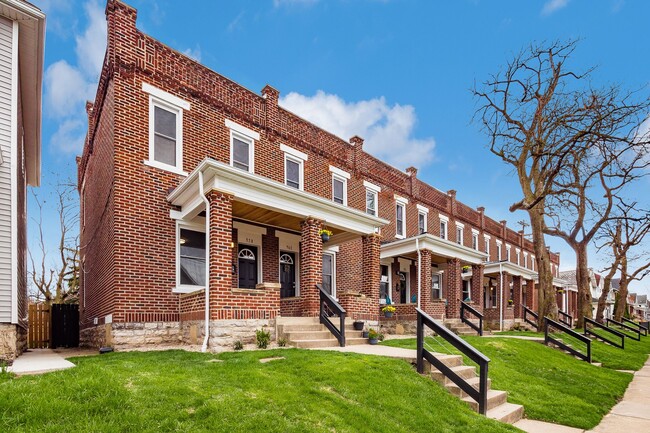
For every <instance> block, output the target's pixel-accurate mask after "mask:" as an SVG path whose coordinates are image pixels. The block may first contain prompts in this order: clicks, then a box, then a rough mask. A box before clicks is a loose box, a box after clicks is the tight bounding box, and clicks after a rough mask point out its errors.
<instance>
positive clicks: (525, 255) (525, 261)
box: [524, 252, 528, 268]
mask: <svg viewBox="0 0 650 433" xmlns="http://www.w3.org/2000/svg"><path fill="white" fill-rule="evenodd" d="M527 267H528V253H526V252H525V253H524V268H527Z"/></svg>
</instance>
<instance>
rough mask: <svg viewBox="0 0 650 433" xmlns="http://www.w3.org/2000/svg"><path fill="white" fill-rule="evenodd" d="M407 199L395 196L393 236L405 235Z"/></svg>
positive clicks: (403, 236)
mask: <svg viewBox="0 0 650 433" xmlns="http://www.w3.org/2000/svg"><path fill="white" fill-rule="evenodd" d="M407 203H408V200H407V199H405V198H403V197H400V196H398V195H396V196H395V237H396V238H405V237H406V205H407Z"/></svg>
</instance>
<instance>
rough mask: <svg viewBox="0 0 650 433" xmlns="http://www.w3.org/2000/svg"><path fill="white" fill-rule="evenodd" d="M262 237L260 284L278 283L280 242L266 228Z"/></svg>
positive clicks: (269, 229) (271, 231)
mask: <svg viewBox="0 0 650 433" xmlns="http://www.w3.org/2000/svg"><path fill="white" fill-rule="evenodd" d="M266 230H267V234H265V235H262V282H264V283H279V282H280V265H279V264H280V241H279V239H278V238H277V237H275V230H274V229H272V228H270V227H269V228H267V229H266Z"/></svg>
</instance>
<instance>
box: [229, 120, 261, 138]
mask: <svg viewBox="0 0 650 433" xmlns="http://www.w3.org/2000/svg"><path fill="white" fill-rule="evenodd" d="M224 123H225V125H226V127H227V128H228V129H230V130H231V131H235V132H239V133H240V134H241V135H245V136H246V137H248V138H251V139H253V140H257V141H259V140H260V134H259V132H255V131H253V130H252V129H250V128H246V127H245V126H243V125H240V124H239V123H235V122H233V121H232V120H230V119H225V120H224Z"/></svg>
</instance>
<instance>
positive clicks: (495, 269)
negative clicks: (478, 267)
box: [483, 261, 537, 280]
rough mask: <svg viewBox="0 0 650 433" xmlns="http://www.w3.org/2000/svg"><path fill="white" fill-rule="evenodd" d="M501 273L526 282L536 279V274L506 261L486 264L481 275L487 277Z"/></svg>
mask: <svg viewBox="0 0 650 433" xmlns="http://www.w3.org/2000/svg"><path fill="white" fill-rule="evenodd" d="M501 271H503V272H507V273H508V274H510V275H514V276H516V277H522V278H524V279H526V280H534V279H536V278H537V272H535V271H533V270H530V269H527V268H524V267H523V266H519V265H516V264H514V263H511V262H507V261H501V262H490V263H486V264H485V269H484V270H483V274H484V275H485V276H489V275H495V274H499V273H500V272H501Z"/></svg>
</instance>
